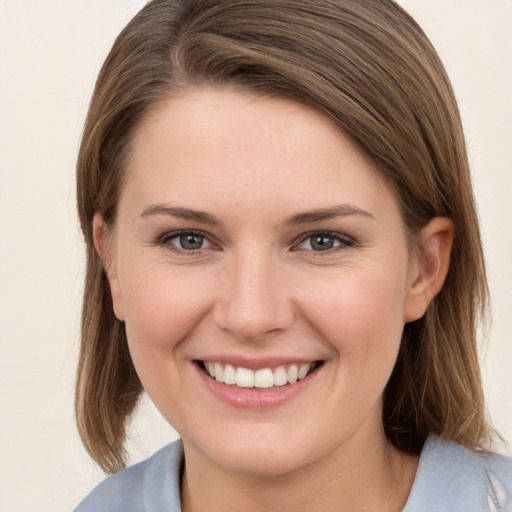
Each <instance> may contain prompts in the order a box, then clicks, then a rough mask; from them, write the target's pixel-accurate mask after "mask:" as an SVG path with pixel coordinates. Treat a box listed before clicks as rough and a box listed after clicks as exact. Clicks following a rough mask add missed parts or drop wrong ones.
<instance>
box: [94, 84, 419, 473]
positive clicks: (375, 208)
mask: <svg viewBox="0 0 512 512" xmlns="http://www.w3.org/2000/svg"><path fill="white" fill-rule="evenodd" d="M95 229H96V235H97V240H101V239H102V237H104V238H105V236H104V235H105V233H104V232H103V231H102V230H103V227H102V225H101V220H98V219H96V225H95ZM99 245H101V243H100V244H99ZM107 246H108V250H107V254H106V257H105V262H106V265H107V269H108V272H109V278H110V283H111V288H112V295H113V300H114V308H115V312H116V315H117V317H118V318H119V319H120V320H123V321H125V323H126V331H127V336H128V342H129V346H130V351H131V355H132V357H133V361H134V364H135V367H136V369H137V372H138V374H139V376H140V379H141V381H142V383H143V386H144V388H145V390H146V391H147V393H148V394H149V396H150V397H151V399H152V400H153V401H154V403H155V404H156V406H157V407H158V408H159V410H160V411H161V413H162V414H163V415H164V417H165V418H166V419H167V420H168V421H169V423H171V424H172V425H173V426H174V427H175V428H176V430H177V431H178V432H179V433H180V435H181V436H182V439H183V441H184V444H185V449H186V450H187V451H188V453H190V454H195V456H196V457H198V458H199V459H202V460H204V461H206V460H208V461H210V462H212V463H214V464H216V465H217V466H221V467H223V468H226V469H230V470H234V471H241V472H246V473H250V474H282V473H285V472H287V471H291V470H294V469H298V468H300V467H303V466H305V465H307V464H310V463H312V462H315V461H318V460H320V459H322V458H323V457H328V456H331V455H332V454H335V453H342V452H343V451H344V450H345V451H346V450H348V451H350V447H351V446H352V447H353V446H356V445H358V444H360V443H367V442H368V441H369V440H374V439H375V438H383V429H382V419H381V418H382V394H383V390H384V387H385V386H386V383H387V381H388V378H389V376H390V374H391V371H392V369H393V366H394V363H395V360H396V357H397V352H398V349H399V345H400V340H401V335H402V330H403V327H404V323H405V322H407V321H410V320H414V319H416V318H417V317H418V316H420V313H418V305H417V303H415V299H414V298H413V297H412V295H413V292H412V290H414V286H415V281H416V280H417V278H418V265H417V264H416V260H415V259H414V258H413V257H412V256H411V255H410V252H409V249H408V244H407V241H406V235H405V231H404V225H403V222H402V219H401V215H400V211H399V207H398V204H397V201H396V199H395V197H394V194H393V193H392V191H391V190H390V188H389V186H388V185H387V184H386V183H385V181H384V180H383V179H382V178H381V177H380V176H379V174H378V172H377V170H376V169H375V167H374V165H373V164H372V163H371V162H370V160H369V159H368V158H366V157H365V155H364V154H363V153H362V152H361V151H360V149H359V148H358V147H357V146H356V145H355V144H354V143H353V142H352V141H351V140H350V139H349V138H348V137H346V136H345V135H343V134H342V133H341V132H340V131H339V130H338V129H337V128H336V126H335V124H334V123H333V122H332V121H330V120H329V119H328V118H327V117H326V116H324V115H323V114H321V113H319V112H317V111H315V110H313V109H311V108H308V107H305V106H303V105H300V104H298V103H294V102H291V101H286V100H282V99H269V98H259V97H255V96H250V95H243V94H242V93H239V92H234V91H230V90H210V89H205V90H198V91H195V92H191V93H188V94H187V95H184V96H182V97H178V98H174V99H171V100H169V101H167V102H165V103H163V104H162V105H160V107H159V108H158V109H157V110H155V111H154V112H153V113H152V114H151V115H150V116H149V117H148V118H147V119H146V122H145V123H144V124H143V125H142V126H141V128H140V129H139V130H138V132H137V134H136V136H135V139H134V141H133V151H132V155H131V160H130V165H129V168H128V170H127V180H126V183H125V186H124V189H123V191H122V195H121V198H120V202H119V209H118V217H117V221H116V226H115V229H114V231H113V233H111V237H110V238H109V239H108V242H107ZM420 309H421V308H420ZM209 372H211V373H213V375H214V376H216V377H217V379H218V380H215V378H214V377H212V376H210V375H209ZM297 379H298V380H297ZM346 453H348V452H346ZM191 456H192V455H191Z"/></svg>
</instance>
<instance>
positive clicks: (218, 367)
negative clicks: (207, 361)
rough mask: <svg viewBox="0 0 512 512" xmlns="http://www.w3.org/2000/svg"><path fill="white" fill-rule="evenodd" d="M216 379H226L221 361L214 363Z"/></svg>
mask: <svg viewBox="0 0 512 512" xmlns="http://www.w3.org/2000/svg"><path fill="white" fill-rule="evenodd" d="M213 366H214V371H215V380H219V381H220V380H224V370H223V368H222V365H221V364H220V363H214V365H213Z"/></svg>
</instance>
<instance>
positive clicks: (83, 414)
mask: <svg viewBox="0 0 512 512" xmlns="http://www.w3.org/2000/svg"><path fill="white" fill-rule="evenodd" d="M203 86H215V87H218V86H230V87H235V88H240V89H243V90H248V91H251V92H253V93H256V94H262V95H272V96H277V97H283V98H288V99H292V100H296V101H299V102H302V103H306V104H308V105H311V106H313V107H314V108H316V109H318V110H319V111H321V112H323V113H325V114H327V115H328V116H330V117H331V118H332V119H334V120H335V122H336V123H338V125H339V126H340V128H341V129H343V130H344V132H345V133H348V134H349V135H350V136H351V137H352V138H353V139H355V140H356V141H357V142H358V143H359V145H360V146H361V147H362V148H363V150H364V151H366V153H367V154H368V155H369V156H370V157H371V158H372V159H373V160H374V161H375V163H376V164H377V166H378V168H379V169H380V171H381V173H382V175H383V176H385V177H386V178H387V180H388V181H389V182H390V183H391V184H392V186H393V187H394V189H395V191H396V193H397V197H398V201H399V203H400V207H401V211H402V216H403V220H404V223H405V226H406V228H407V232H408V234H409V235H410V236H411V237H413V236H414V235H415V234H417V233H418V232H419V231H420V230H421V229H422V227H424V226H425V225H426V224H427V223H428V222H429V220H431V219H432V218H433V217H436V216H443V217H448V218H450V219H452V221H453V223H454V226H455V239H454V245H453V251H452V255H451V265H450V269H449V272H448V276H447V278H446V281H445V284H444V287H443V288H442V290H441V292H440V293H439V294H438V295H437V296H436V297H435V298H434V299H433V300H432V302H431V304H430V305H429V307H428V309H427V311H426V313H425V315H424V316H423V317H422V318H421V319H419V320H417V321H415V322H411V323H408V324H406V325H405V328H404V334H403V340H402V344H401V349H400V353H399V357H398V360H397V363H396V366H395V368H394V371H393V374H392V376H391V379H390V381H389V383H388V385H387V388H386V390H385V394H384V408H383V424H384V428H385V432H386V435H387V436H388V438H389V440H390V441H391V442H392V443H393V444H394V445H395V446H396V447H398V448H399V449H401V450H403V451H407V452H410V453H418V452H419V451H420V450H421V446H422V444H423V442H424V440H425V438H426V436H427V435H428V434H429V433H435V434H437V435H439V436H441V437H442V438H443V439H446V440H452V441H455V442H458V443H460V444H462V445H465V446H468V447H471V448H476V449H483V448H485V447H486V446H488V443H489V441H490V439H491V434H492V431H491V429H490V427H489V424H488V423H487V420H486V415H485V406H484V399H483V393H482V387H481V377H480V370H479V362H478V352H477V345H476V330H477V323H478V320H479V317H480V315H481V314H482V312H484V311H485V308H486V305H487V282H486V275H485V267H484V259H483V253H482V247H481V239H480V232H479V227H478V219H477V214H476V209H475V204H474V198H473V191H472V186H471V180H470V174H469V166H468V160H467V155H466V149H465V142H464V135H463V131H462V126H461V120H460V116H459V112H458V107H457V104H456V100H455V98H454V95H453V92H452V88H451V86H450V82H449V79H448V77H447V75H446V72H445V70H444V68H443V65H442V63H441V62H440V59H439V57H438V56H437V54H436V52H435V50H434V49H433V47H432V45H431V44H430V42H429V40H428V39H427V37H426V36H425V34H424V33H423V31H422V30H421V29H420V27H419V26H418V25H417V24H416V22H415V21H414V20H413V19H412V18H411V17H410V16H409V15H408V14H407V13H406V12H405V11H404V10H403V9H402V8H400V7H399V6H398V5H397V4H395V3H394V2H393V1H392V0H154V1H152V2H149V3H148V4H147V5H146V6H145V7H144V8H143V9H142V10H141V11H140V12H139V13H138V14H137V15H136V16H135V18H134V19H133V20H132V21H131V22H130V23H129V24H128V25H127V26H126V28H125V29H124V30H123V31H122V32H121V34H120V35H119V36H118V38H117V40H116V41H115V43H114V46H113V48H112V50H111V51H110V54H109V55H108V57H107V59H106V61H105V63H104V65H103V68H102V70H101V72H100V74H99V77H98V80H97V83H96V88H95V92H94V95H93V97H92V100H91V104H90V108H89V113H88V117H87V121H86V124H85V128H84V132H83V137H82V142H81V146H80V152H79V157H78V164H77V196H78V212H79V217H80V223H81V228H82V231H83V235H84V238H85V242H86V245H87V270H86V278H85V290H84V302H83V317H82V338H81V352H80V361H79V367H78V375H77V387H76V417H77V423H78V429H79V432H80V435H81V438H82V440H83V442H84V445H85V447H86V448H87V450H88V451H89V453H90V454H91V456H92V457H93V458H94V459H95V460H96V461H97V463H98V464H99V465H100V466H101V467H102V468H103V469H104V470H105V471H108V472H113V471H116V470H118V469H120V468H122V467H123V466H124V464H125V460H126V458H125V456H126V454H125V451H124V440H125V433H126V432H125V427H126V423H127V420H128V419H129V417H130V415H131V414H132V413H133V411H134V408H135V406H136V404H137V401H138V398H139V396H140V394H141V392H142V386H141V383H140V381H139V379H138V376H137V374H136V372H135V369H134V367H133V364H132V361H131V359H130V354H129V351H128V348H127V341H126V335H125V330H124V325H123V324H122V323H121V322H119V321H118V320H117V319H116V317H115V316H114V313H113V308H112V301H111V296H110V291H109V286H108V281H107V278H106V274H105V272H104V269H103V267H102V262H101V260H100V258H99V257H98V254H97V253H96V251H95V249H94V243H93V235H92V220H93V216H94V214H95V213H96V212H100V213H101V214H102V215H103V218H104V220H105V222H106V223H107V224H108V225H114V223H115V220H116V207H117V203H118V198H119V194H120V190H121V188H122V184H123V177H124V169H125V167H126V162H127V159H128V158H129V153H130V142H131V139H132V136H133V134H134V132H135V131H136V130H137V128H138V126H139V125H140V123H141V121H142V120H143V118H144V117H145V116H146V115H148V112H149V111H150V110H151V109H152V108H153V107H154V106H155V105H156V104H158V103H159V102H161V101H162V100H164V99H167V98H169V97H172V96H173V95H176V94H179V93H180V92H183V91H186V90H187V89H192V88H197V87H203Z"/></svg>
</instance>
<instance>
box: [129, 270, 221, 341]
mask: <svg viewBox="0 0 512 512" xmlns="http://www.w3.org/2000/svg"><path fill="white" fill-rule="evenodd" d="M130 270H132V269H130V267H127V268H126V272H125V273H124V276H123V277H124V278H125V279H122V278H121V279H120V282H121V294H122V297H123V304H124V309H125V316H126V320H125V323H126V330H127V336H128V341H129V344H130V347H131V348H132V347H133V349H134V350H135V347H137V346H140V347H141V348H142V349H144V350H148V351H149V350H156V351H158V350H161V349H169V348H172V347H174V346H177V345H179V343H180V342H181V341H182V340H183V339H184V338H186V337H187V335H188V334H189V333H190V332H191V331H192V330H193V329H194V328H195V327H196V326H197V325H198V323H199V321H200V319H201V317H202V316H203V315H204V314H205V312H206V311H207V310H208V308H209V307H210V302H211V299H210V297H209V294H208V290H209V289H211V287H208V286H207V285H205V276H203V275H202V274H201V273H200V272H197V271H194V269H181V270H180V269H177V270H176V269H172V268H170V267H169V266H166V265H165V264H163V265H160V264H156V265H151V266H148V267H146V269H145V270H144V269H142V270H141V267H140V266H139V267H138V268H137V271H136V272H135V269H133V270H134V271H133V272H132V271H130Z"/></svg>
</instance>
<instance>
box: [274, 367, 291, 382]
mask: <svg viewBox="0 0 512 512" xmlns="http://www.w3.org/2000/svg"><path fill="white" fill-rule="evenodd" d="M285 384H288V379H287V378H286V368H285V367H284V366H279V368H276V370H275V372H274V386H284V385H285Z"/></svg>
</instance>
